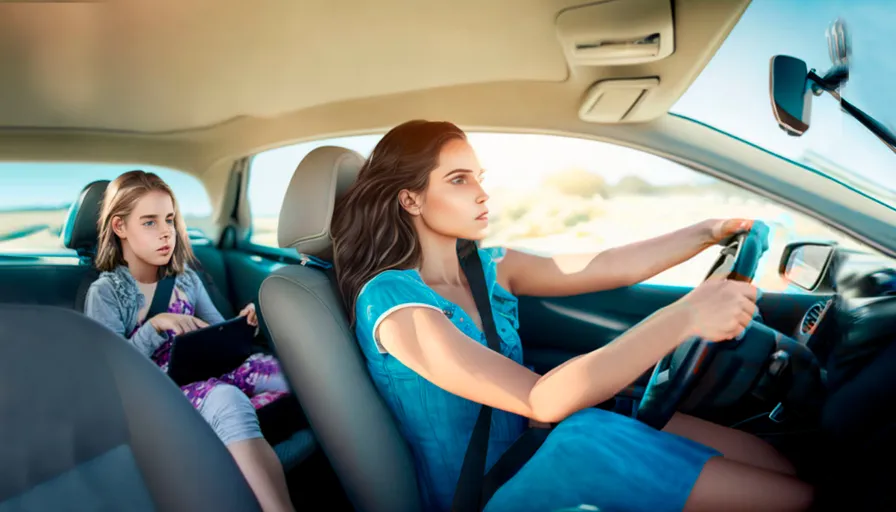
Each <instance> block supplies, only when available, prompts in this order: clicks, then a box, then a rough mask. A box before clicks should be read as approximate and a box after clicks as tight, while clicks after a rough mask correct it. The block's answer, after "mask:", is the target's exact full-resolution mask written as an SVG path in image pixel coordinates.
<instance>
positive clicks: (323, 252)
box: [277, 146, 364, 257]
mask: <svg viewBox="0 0 896 512" xmlns="http://www.w3.org/2000/svg"><path fill="white" fill-rule="evenodd" d="M363 163H364V158H363V157H361V155H359V154H358V153H356V152H354V151H351V150H349V149H345V148H340V147H336V146H322V147H319V148H317V149H314V150H313V151H311V152H310V153H308V154H307V155H306V156H305V158H303V159H302V161H301V162H300V163H299V166H298V167H297V168H296V171H295V173H294V174H293V175H292V179H291V180H290V181H289V186H288V187H287V189H286V196H285V197H284V199H283V208H281V209H280V219H279V223H278V225H277V241H278V243H279V244H280V247H291V248H294V249H296V250H297V251H299V252H301V253H305V254H311V255H313V256H321V257H327V256H329V253H330V245H331V244H330V241H331V240H330V220H332V218H333V206H334V204H335V201H336V199H337V198H338V197H339V196H341V195H342V192H344V191H345V190H346V189H347V188H348V186H349V185H350V184H351V183H352V181H354V179H355V176H357V174H358V170H359V169H360V168H361V165H362V164H363Z"/></svg>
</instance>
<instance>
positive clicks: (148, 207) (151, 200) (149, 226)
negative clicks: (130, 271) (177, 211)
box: [112, 191, 177, 267]
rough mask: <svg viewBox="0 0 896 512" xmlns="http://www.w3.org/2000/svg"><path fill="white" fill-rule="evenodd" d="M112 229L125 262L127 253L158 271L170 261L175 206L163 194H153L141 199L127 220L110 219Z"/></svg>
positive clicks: (173, 238) (172, 250)
mask: <svg viewBox="0 0 896 512" xmlns="http://www.w3.org/2000/svg"><path fill="white" fill-rule="evenodd" d="M112 228H113V230H114V231H115V234H117V235H118V237H119V238H120V239H121V244H122V248H123V250H124V251H125V258H127V257H128V256H129V254H128V253H129V252H130V253H131V254H132V255H134V256H136V257H138V258H140V259H141V260H142V261H144V262H146V263H148V264H150V265H156V266H159V267H161V266H164V265H167V264H168V262H169V261H171V256H172V255H173V254H174V246H175V244H176V242H177V236H176V231H175V227H174V202H173V201H172V200H171V196H169V195H168V194H166V193H165V192H161V191H152V192H150V193H148V194H146V195H145V196H143V197H141V198H140V199H139V200H138V201H137V203H136V204H135V205H134V210H133V211H132V212H131V214H130V215H128V217H127V219H122V218H121V217H116V218H115V219H113V221H112Z"/></svg>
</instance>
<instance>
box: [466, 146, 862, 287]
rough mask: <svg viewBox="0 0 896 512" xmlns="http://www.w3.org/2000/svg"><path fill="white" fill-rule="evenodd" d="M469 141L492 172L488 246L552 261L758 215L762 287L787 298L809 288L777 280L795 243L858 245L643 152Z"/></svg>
mask: <svg viewBox="0 0 896 512" xmlns="http://www.w3.org/2000/svg"><path fill="white" fill-rule="evenodd" d="M469 139H470V143H471V144H472V145H473V147H474V149H475V150H476V152H477V154H478V156H479V159H480V163H481V164H482V166H483V168H485V169H486V170H487V171H488V172H487V174H486V180H485V182H484V185H485V188H486V190H487V192H488V193H489V195H490V200H489V203H490V205H491V206H490V210H491V212H492V214H491V219H492V221H491V226H490V232H489V235H488V238H487V239H486V240H485V241H484V244H485V245H501V246H504V247H508V248H513V249H518V250H522V251H527V252H531V253H535V254H540V255H545V256H550V255H556V254H561V253H575V252H597V251H601V250H604V249H609V248H611V247H616V246H620V245H624V244H628V243H632V242H637V241H640V240H644V239H646V238H650V237H654V236H657V235H661V234H664V233H668V232H670V231H673V230H676V229H679V228H683V227H685V226H688V225H691V224H693V223H696V222H699V221H702V220H705V219H708V218H728V217H744V218H753V219H759V220H762V221H764V222H765V223H766V224H767V225H768V226H769V228H770V231H771V234H770V240H769V242H770V248H769V251H768V252H767V253H766V255H765V256H764V257H763V260H762V261H761V262H760V267H759V269H758V272H757V276H756V279H755V281H754V282H755V283H756V284H757V285H758V286H760V287H762V288H763V289H768V290H781V291H783V290H787V291H788V292H790V291H793V292H799V291H800V290H799V289H797V288H795V287H792V286H789V285H788V283H787V282H786V281H784V280H782V279H781V278H780V276H779V275H778V271H777V270H778V269H777V267H778V262H779V260H780V258H781V255H782V254H783V250H784V246H785V245H786V244H787V243H789V242H791V241H795V240H805V239H816V240H817V239H822V240H836V241H837V242H839V243H841V244H843V245H847V246H856V243H855V242H854V241H852V240H851V239H849V238H846V237H844V236H842V235H840V234H839V233H836V232H834V231H832V230H830V229H828V228H827V227H826V226H824V225H823V224H821V223H819V222H817V221H815V220H814V219H812V218H809V217H808V216H805V215H802V214H800V213H797V212H794V211H791V210H789V209H787V208H784V207H782V206H779V205H777V204H776V203H773V202H771V201H769V200H767V199H765V198H763V197H761V196H758V195H756V194H753V193H751V192H748V191H746V190H743V189H741V188H739V187H737V186H734V185H731V184H729V183H727V182H723V181H720V180H717V179H714V178H712V177H709V176H706V175H703V174H701V173H698V172H696V171H693V170H691V169H688V168H687V167H684V166H682V165H679V164H676V163H674V162H671V161H668V160H666V159H664V158H661V157H657V156H655V155H651V154H649V153H645V152H642V151H639V150H634V149H630V148H625V147H621V146H616V145H613V144H608V143H603V142H598V141H592V140H586V139H577V138H571V137H558V136H551V135H527V134H494V133H474V134H471V135H470V137H469ZM718 253H719V249H718V248H710V249H708V250H706V251H703V252H702V253H701V254H699V255H698V256H697V257H695V258H693V259H691V260H689V261H687V262H685V263H683V264H681V265H678V266H676V267H673V268H671V269H669V270H667V271H665V272H663V273H661V274H659V275H657V276H655V277H653V278H651V279H650V280H648V281H647V282H649V283H656V284H666V285H680V286H695V285H697V284H699V283H700V282H701V281H702V280H703V279H704V277H705V276H706V274H707V272H708V271H709V269H710V267H711V265H712V263H713V262H714V261H715V258H716V257H717V256H718Z"/></svg>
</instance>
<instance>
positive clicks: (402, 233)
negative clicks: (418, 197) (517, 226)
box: [331, 120, 466, 324]
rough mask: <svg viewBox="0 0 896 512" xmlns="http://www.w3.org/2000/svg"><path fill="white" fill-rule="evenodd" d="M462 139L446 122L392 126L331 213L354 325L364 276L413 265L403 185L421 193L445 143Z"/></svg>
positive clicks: (416, 249) (414, 245)
mask: <svg viewBox="0 0 896 512" xmlns="http://www.w3.org/2000/svg"><path fill="white" fill-rule="evenodd" d="M452 140H466V135H465V134H464V132H463V130H461V129H460V128H458V127H457V126H455V125H453V124H451V123H448V122H435V121H422V120H414V121H408V122H406V123H403V124H400V125H398V126H396V127H395V128H393V129H391V130H390V131H389V132H388V133H387V134H386V135H385V136H383V138H382V139H380V141H379V142H378V143H377V145H376V147H374V148H373V151H372V152H371V153H370V157H369V158H368V159H367V161H366V162H365V163H364V165H363V166H362V167H361V171H360V172H359V173H358V178H357V180H356V181H355V182H354V183H353V184H352V186H351V187H350V188H349V189H348V191H346V193H345V194H344V195H343V196H342V198H341V199H340V201H339V203H338V204H337V205H336V209H335V212H334V214H333V222H332V226H331V233H332V236H333V263H334V267H335V270H336V277H337V281H338V283H339V291H340V292H341V294H342V300H343V301H344V303H345V307H346V310H347V313H348V316H349V319H350V320H351V322H352V324H354V321H355V303H356V302H357V300H358V294H359V293H360V291H361V288H362V287H363V286H364V284H365V283H367V281H369V280H370V279H372V278H373V277H374V276H376V275H377V274H379V273H381V272H383V271H386V270H391V269H400V270H405V269H410V268H416V267H417V266H418V265H419V264H420V257H421V253H420V244H419V241H418V240H417V233H416V231H415V230H414V224H413V222H412V221H411V216H410V215H409V214H408V213H407V212H406V211H405V210H404V208H402V207H401V205H400V204H399V201H398V194H399V192H401V191H402V190H404V189H407V190H409V191H411V192H417V193H419V192H423V191H424V190H426V187H427V185H428V184H429V174H430V172H432V171H433V170H434V169H435V168H436V167H438V165H439V154H440V153H441V151H442V148H443V147H444V146H445V144H446V143H448V142H450V141H452Z"/></svg>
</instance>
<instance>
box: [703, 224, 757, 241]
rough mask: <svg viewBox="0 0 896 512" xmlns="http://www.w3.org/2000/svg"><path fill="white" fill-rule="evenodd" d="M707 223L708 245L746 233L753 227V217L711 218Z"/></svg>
mask: <svg viewBox="0 0 896 512" xmlns="http://www.w3.org/2000/svg"><path fill="white" fill-rule="evenodd" d="M705 225H706V228H707V230H706V237H707V240H706V245H707V247H711V246H713V245H718V244H721V243H722V242H723V241H726V240H728V239H729V238H731V237H732V236H735V235H738V234H740V233H746V232H748V231H750V229H751V228H752V227H753V220H752V219H709V220H707V221H706V222H705Z"/></svg>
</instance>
